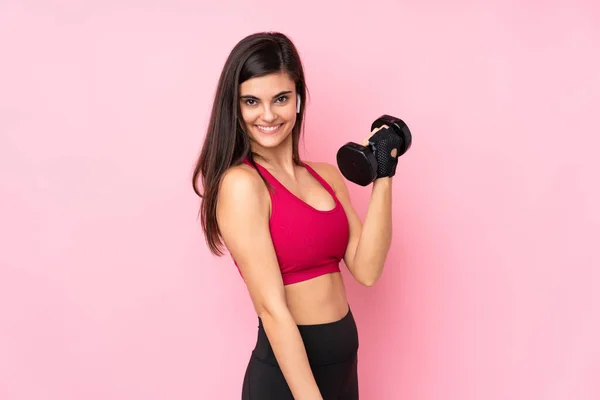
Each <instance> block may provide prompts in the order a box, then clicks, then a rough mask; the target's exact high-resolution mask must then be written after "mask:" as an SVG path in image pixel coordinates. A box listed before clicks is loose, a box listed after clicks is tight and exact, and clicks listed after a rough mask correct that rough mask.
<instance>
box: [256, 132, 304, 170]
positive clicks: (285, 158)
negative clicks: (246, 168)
mask: <svg viewBox="0 0 600 400" xmlns="http://www.w3.org/2000/svg"><path fill="white" fill-rule="evenodd" d="M252 151H253V152H254V153H256V154H259V155H260V157H255V159H254V161H255V162H257V163H259V164H260V165H261V166H263V167H265V168H267V169H270V170H275V171H285V172H287V173H290V174H293V171H294V167H295V164H294V160H293V149H292V135H289V136H288V138H287V139H286V140H285V141H283V142H282V143H281V144H280V145H279V146H277V147H272V148H265V147H262V146H259V145H256V143H253V146H252Z"/></svg>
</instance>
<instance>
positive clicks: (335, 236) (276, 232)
mask: <svg viewBox="0 0 600 400" xmlns="http://www.w3.org/2000/svg"><path fill="white" fill-rule="evenodd" d="M244 163H246V164H248V165H249V166H251V167H254V166H253V165H252V163H251V162H250V161H249V160H248V159H247V158H246V159H244ZM256 165H257V167H258V171H259V172H260V173H261V174H262V175H263V177H264V178H265V179H266V180H267V181H268V182H269V183H270V184H271V185H272V186H273V190H274V193H273V192H271V191H270V196H271V218H270V220H269V228H270V232H271V237H272V240H273V245H274V248H275V252H276V254H277V261H278V262H279V268H280V270H281V276H282V277H283V283H284V284H285V285H289V284H291V283H296V282H301V281H305V280H308V279H311V278H315V277H317V276H320V275H324V274H328V273H332V272H339V271H340V266H339V264H340V261H341V260H342V259H343V257H344V254H345V252H346V247H347V246H348V238H349V226H348V219H347V216H346V212H345V210H344V208H343V206H342V204H341V203H340V201H339V200H338V198H337V197H336V195H335V192H334V191H333V189H332V188H331V186H330V185H329V184H328V183H327V181H325V179H323V178H322V177H321V176H319V174H317V172H316V171H315V170H314V169H312V168H311V167H310V166H309V165H307V164H306V163H304V164H303V165H304V167H305V168H306V169H307V170H308V172H309V173H310V174H311V175H312V176H314V177H315V179H316V180H317V181H319V183H320V184H321V185H322V186H323V187H324V188H325V189H326V190H327V191H328V192H329V194H331V196H332V197H333V199H334V201H335V206H334V208H333V209H332V210H327V211H320V210H317V209H316V208H314V207H312V206H310V205H309V204H308V203H306V202H304V201H303V200H301V199H300V198H299V197H297V196H296V195H294V194H293V193H292V192H290V191H289V190H288V189H286V188H285V186H283V185H282V184H281V183H280V182H279V181H278V180H277V179H276V178H275V177H274V176H273V175H271V173H270V172H269V171H268V170H267V169H266V168H264V167H263V166H261V165H259V164H258V163H256ZM234 263H235V265H236V266H237V267H238V271H240V269H239V266H238V264H237V262H235V260H234ZM240 275H241V271H240Z"/></svg>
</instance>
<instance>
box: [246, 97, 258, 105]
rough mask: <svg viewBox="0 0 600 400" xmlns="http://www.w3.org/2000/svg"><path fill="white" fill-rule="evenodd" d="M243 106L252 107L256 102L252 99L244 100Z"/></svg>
mask: <svg viewBox="0 0 600 400" xmlns="http://www.w3.org/2000/svg"><path fill="white" fill-rule="evenodd" d="M244 104H246V105H247V106H253V105H255V104H256V100H254V99H246V100H245V101H244Z"/></svg>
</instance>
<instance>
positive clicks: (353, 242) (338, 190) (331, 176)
mask: <svg viewBox="0 0 600 400" xmlns="http://www.w3.org/2000/svg"><path fill="white" fill-rule="evenodd" d="M311 165H312V164H311ZM314 167H315V169H318V171H319V174H320V175H322V176H323V178H325V179H326V180H327V182H328V183H329V185H330V186H331V187H332V188H333V190H334V192H335V195H336V196H337V198H338V200H339V201H340V203H341V204H342V206H343V208H344V211H346V216H347V218H348V224H349V228H350V236H349V239H348V246H347V247H346V252H345V254H344V263H345V264H346V266H347V267H348V269H350V271H351V272H352V267H353V265H354V264H353V260H354V256H355V254H356V249H357V248H358V241H359V239H360V235H361V232H362V225H363V223H362V220H361V219H360V217H359V215H358V213H357V212H356V210H355V209H354V207H353V205H352V202H351V200H350V194H349V192H348V186H347V185H346V181H345V180H344V177H343V175H342V174H341V172H340V171H339V170H338V169H337V168H336V167H335V166H334V165H332V164H329V163H325V162H321V163H314Z"/></svg>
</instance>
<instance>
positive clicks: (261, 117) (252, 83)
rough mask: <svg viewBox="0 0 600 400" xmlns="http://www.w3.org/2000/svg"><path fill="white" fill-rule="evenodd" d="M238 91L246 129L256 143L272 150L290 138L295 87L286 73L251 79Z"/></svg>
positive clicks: (294, 106)
mask: <svg viewBox="0 0 600 400" xmlns="http://www.w3.org/2000/svg"><path fill="white" fill-rule="evenodd" d="M239 92H240V110H241V114H242V115H241V117H242V120H243V121H244V124H245V130H246V132H247V133H248V135H249V136H250V138H251V139H252V140H253V141H254V142H255V143H256V144H258V145H259V146H261V147H264V148H273V147H276V146H278V145H280V144H281V143H282V142H284V141H285V140H286V139H287V138H288V137H291V135H290V133H291V132H292V128H293V127H294V124H295V123H296V85H295V83H294V81H293V80H291V79H290V78H289V76H288V75H287V74H285V73H277V74H269V75H265V76H261V77H257V78H252V79H248V80H247V81H245V82H243V83H242V84H241V85H240V90H239Z"/></svg>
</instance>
